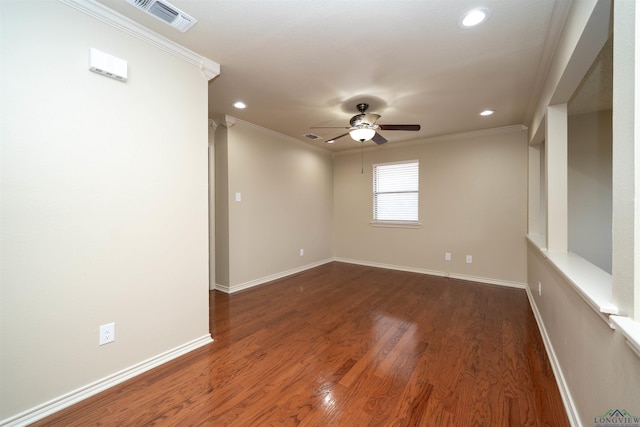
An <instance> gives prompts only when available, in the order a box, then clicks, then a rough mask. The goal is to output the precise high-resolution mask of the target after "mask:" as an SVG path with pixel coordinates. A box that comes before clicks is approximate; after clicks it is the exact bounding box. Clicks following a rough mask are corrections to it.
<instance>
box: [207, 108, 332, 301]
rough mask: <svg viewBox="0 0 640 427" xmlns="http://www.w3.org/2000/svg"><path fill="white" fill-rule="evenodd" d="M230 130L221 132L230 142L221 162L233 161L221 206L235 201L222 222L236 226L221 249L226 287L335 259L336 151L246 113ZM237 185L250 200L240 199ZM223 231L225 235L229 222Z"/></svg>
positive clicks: (227, 165) (221, 184) (225, 145)
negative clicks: (258, 122)
mask: <svg viewBox="0 0 640 427" xmlns="http://www.w3.org/2000/svg"><path fill="white" fill-rule="evenodd" d="M225 130H226V136H220V144H221V145H222V147H220V150H219V151H216V159H217V160H216V161H217V164H218V165H220V167H221V168H223V169H224V168H226V181H225V180H224V177H223V178H222V179H221V180H220V181H219V182H218V184H219V187H218V188H219V191H220V196H219V197H220V198H222V197H225V196H224V194H225V193H226V198H225V200H221V202H220V204H219V205H218V210H221V209H222V210H224V209H225V208H226V209H227V210H226V212H221V213H220V218H221V221H219V223H218V224H221V226H222V227H225V226H227V230H228V259H225V258H224V256H220V257H219V258H218V259H217V261H216V265H217V268H218V269H219V272H220V274H219V275H218V276H217V283H218V284H219V285H220V287H221V289H224V290H226V291H232V292H233V291H234V290H237V289H238V288H242V287H245V286H247V285H251V284H255V283H256V282H260V281H261V280H262V279H264V278H269V277H272V276H273V275H277V274H281V273H283V272H286V271H291V270H295V269H299V268H303V267H304V266H308V265H310V264H314V263H318V262H324V261H326V260H329V259H330V258H331V257H332V245H333V241H332V233H331V230H332V212H333V211H332V207H333V204H332V192H333V167H332V159H331V155H330V153H328V152H326V151H323V150H318V149H315V148H312V147H310V146H307V145H305V144H303V143H301V142H298V141H296V140H293V139H291V138H288V137H285V136H283V135H280V134H277V133H275V132H272V131H268V130H266V129H263V128H260V127H258V126H254V125H251V124H248V123H245V122H242V121H240V120H238V121H236V122H235V124H233V125H232V126H229V127H228V128H226V127H221V130H220V131H217V132H216V138H218V135H219V132H225ZM218 142H219V141H218V140H217V139H216V145H217V144H218ZM219 154H220V156H219ZM225 155H226V161H225V160H224V158H223V156H225ZM221 163H223V164H222V165H221ZM221 175H223V174H222V173H221ZM236 193H240V194H241V198H242V201H240V202H236V201H235V197H236ZM225 218H227V219H226V222H227V224H225ZM216 232H218V230H217V229H216ZM220 233H221V236H223V239H224V234H225V230H221V231H220ZM222 245H225V243H224V242H222ZM300 249H304V256H300ZM218 254H219V252H218ZM220 255H222V254H220ZM225 263H226V265H224V264H225ZM225 280H226V282H225Z"/></svg>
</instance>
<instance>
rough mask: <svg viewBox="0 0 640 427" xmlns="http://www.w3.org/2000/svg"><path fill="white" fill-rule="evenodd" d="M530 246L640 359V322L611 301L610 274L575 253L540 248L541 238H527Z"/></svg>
mask: <svg viewBox="0 0 640 427" xmlns="http://www.w3.org/2000/svg"><path fill="white" fill-rule="evenodd" d="M527 240H528V241H529V243H530V244H531V245H532V246H533V247H535V248H537V249H538V250H539V251H540V253H541V254H542V256H544V257H545V258H547V259H548V260H549V262H550V263H551V265H552V266H553V267H554V268H555V269H556V270H557V271H558V272H559V273H560V274H561V275H562V276H563V277H564V278H565V279H566V280H567V281H568V282H569V283H570V284H571V285H572V287H573V288H574V289H575V290H576V292H577V293H578V294H579V295H580V296H581V297H582V298H583V299H584V300H585V301H586V302H587V303H588V304H589V305H590V306H591V307H592V308H593V309H594V310H595V311H596V313H597V314H598V315H599V316H600V317H601V318H602V319H603V320H604V321H605V322H606V323H607V325H609V327H610V328H611V329H615V330H618V331H620V333H621V334H622V335H623V336H624V337H625V340H626V342H627V345H628V346H629V348H630V349H631V350H632V351H633V352H634V353H635V354H636V356H638V357H640V322H636V321H634V320H633V319H631V318H629V317H625V316H619V315H618V314H619V310H618V307H617V306H616V305H615V304H614V303H613V300H612V280H611V275H610V274H609V273H607V272H606V271H604V270H602V269H600V268H598V267H596V266H595V265H593V264H591V263H590V262H588V261H587V260H585V259H583V258H581V257H580V256H578V255H576V254H574V253H565V252H553V251H551V252H550V251H548V250H547V248H545V247H543V246H541V245H540V242H544V239H541V238H540V236H535V235H527Z"/></svg>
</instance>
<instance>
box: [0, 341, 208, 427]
mask: <svg viewBox="0 0 640 427" xmlns="http://www.w3.org/2000/svg"><path fill="white" fill-rule="evenodd" d="M212 342H213V339H211V335H210V334H207V335H204V336H202V337H200V338H197V339H195V340H193V341H190V342H188V343H186V344H183V345H181V346H178V347H176V348H174V349H171V350H169V351H166V352H164V353H161V354H159V355H157V356H154V357H152V358H150V359H147V360H144V361H142V362H140V363H137V364H135V365H133V366H131V367H129V368H126V369H123V370H121V371H119V372H116V373H114V374H112V375H109V376H107V377H105V378H102V379H100V380H98V381H95V382H93V383H90V384H87V385H86V386H83V387H80V388H78V389H76V390H74V391H71V392H69V393H67V394H63V395H62V396H59V397H57V398H55V399H52V400H50V401H48V402H45V403H43V404H41V405H38V406H36V407H34V408H31V409H28V410H26V411H24V412H21V413H19V414H17V415H14V416H12V417H10V418H7V419H5V420H1V421H0V426H2V427H4V426H26V425H29V424H31V423H34V422H36V421H38V420H41V419H42V418H45V417H47V416H49V415H51V414H53V413H55V412H58V411H60V410H62V409H64V408H67V407H69V406H71V405H73V404H75V403H78V402H80V401H82V400H84V399H86V398H88V397H91V396H93V395H95V394H98V393H100V392H102V391H104V390H106V389H108V388H110V387H113V386H115V385H117V384H120V383H122V382H124V381H127V380H129V379H131V378H133V377H135V376H137V375H140V374H142V373H143V372H146V371H149V370H151V369H153V368H156V367H158V366H160V365H162V364H164V363H166V362H169V361H171V360H173V359H176V358H178V357H180V356H182V355H184V354H186V353H189V352H190V351H193V350H195V349H197V348H200V347H202V346H205V345H207V344H210V343H212Z"/></svg>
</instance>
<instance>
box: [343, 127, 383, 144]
mask: <svg viewBox="0 0 640 427" xmlns="http://www.w3.org/2000/svg"><path fill="white" fill-rule="evenodd" d="M375 134H376V131H375V130H374V129H371V128H366V127H364V128H357V129H354V130H352V131H351V132H349V136H351V138H352V139H353V140H354V141H360V142H364V141H368V140H370V139H371V138H373V137H374V136H375Z"/></svg>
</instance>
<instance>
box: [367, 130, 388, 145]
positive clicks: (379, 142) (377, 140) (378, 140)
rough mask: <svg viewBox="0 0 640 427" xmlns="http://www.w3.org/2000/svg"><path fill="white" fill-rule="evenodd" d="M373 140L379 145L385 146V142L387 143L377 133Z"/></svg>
mask: <svg viewBox="0 0 640 427" xmlns="http://www.w3.org/2000/svg"><path fill="white" fill-rule="evenodd" d="M371 140H372V141H373V142H375V143H376V144H378V145H380V144H384V143H385V142H387V140H386V138H385V137H384V136H382V135H380V134H379V133H377V132H376V134H375V135H373V138H371Z"/></svg>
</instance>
